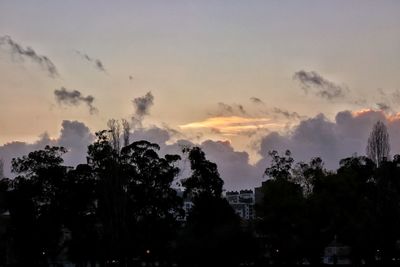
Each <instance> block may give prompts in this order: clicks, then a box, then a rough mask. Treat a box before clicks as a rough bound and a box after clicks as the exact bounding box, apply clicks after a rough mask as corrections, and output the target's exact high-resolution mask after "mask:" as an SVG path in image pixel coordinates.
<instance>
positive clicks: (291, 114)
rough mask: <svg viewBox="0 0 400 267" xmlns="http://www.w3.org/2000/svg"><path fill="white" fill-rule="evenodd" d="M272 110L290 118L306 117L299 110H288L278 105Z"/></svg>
mask: <svg viewBox="0 0 400 267" xmlns="http://www.w3.org/2000/svg"><path fill="white" fill-rule="evenodd" d="M272 112H273V113H274V114H277V115H281V116H283V117H285V118H286V119H288V120H299V119H302V118H304V117H303V116H300V115H299V113H297V112H294V111H288V110H285V109H281V108H277V107H275V108H274V109H273V110H272Z"/></svg>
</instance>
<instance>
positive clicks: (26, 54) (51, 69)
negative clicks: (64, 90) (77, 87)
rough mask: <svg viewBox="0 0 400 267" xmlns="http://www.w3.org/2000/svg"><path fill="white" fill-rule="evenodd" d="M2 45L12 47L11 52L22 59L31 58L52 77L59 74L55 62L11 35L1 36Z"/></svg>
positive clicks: (0, 43) (0, 44)
mask: <svg viewBox="0 0 400 267" xmlns="http://www.w3.org/2000/svg"><path fill="white" fill-rule="evenodd" d="M0 46H5V47H8V48H10V52H11V53H12V54H13V55H18V56H20V57H21V58H22V59H24V58H29V59H31V60H32V61H33V62H35V63H36V64H38V65H39V66H41V67H42V68H43V69H44V70H46V71H47V73H48V74H49V75H50V76H51V77H56V76H59V74H58V71H57V68H56V66H55V65H54V63H53V62H52V61H51V60H50V59H49V58H48V57H47V56H43V55H38V54H37V53H36V51H35V50H33V49H32V48H31V47H26V48H23V47H22V46H21V45H20V44H18V43H16V42H15V41H14V40H13V39H11V37H10V36H8V35H6V36H1V37H0Z"/></svg>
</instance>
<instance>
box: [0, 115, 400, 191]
mask: <svg viewBox="0 0 400 267" xmlns="http://www.w3.org/2000/svg"><path fill="white" fill-rule="evenodd" d="M378 120H381V121H382V122H384V123H385V124H386V125H387V127H388V131H389V138H390V145H391V148H392V150H391V153H390V154H391V155H392V156H393V155H394V154H397V153H400V140H399V138H397V137H398V136H400V113H399V114H394V115H388V114H386V113H384V112H383V111H381V110H361V111H356V112H351V111H342V112H339V113H337V114H336V117H335V119H334V120H333V121H331V120H329V119H328V118H326V117H325V116H324V115H323V114H319V115H317V116H315V117H313V118H307V119H303V120H301V121H300V122H299V124H298V125H296V126H295V127H293V128H292V130H291V131H290V132H289V133H286V134H282V133H278V132H270V133H268V134H266V135H264V136H262V137H261V139H260V140H259V142H258V146H257V152H258V153H259V154H260V155H261V159H260V160H259V161H258V162H257V163H256V164H253V165H252V164H250V161H249V157H250V156H249V153H248V152H246V151H237V150H235V149H234V148H233V146H232V144H231V143H230V142H229V141H213V140H206V141H204V142H201V143H195V142H194V141H193V140H187V139H180V140H177V141H172V140H176V139H174V138H173V133H172V132H171V131H170V130H168V129H164V128H159V127H157V126H152V127H148V128H137V129H135V130H134V131H133V132H132V133H131V135H130V140H131V141H132V142H133V141H138V140H143V139H145V140H148V141H150V142H154V143H157V144H159V145H160V147H161V150H160V154H161V155H165V154H180V155H182V148H183V147H185V146H194V145H198V146H200V147H201V148H202V149H203V150H204V151H205V153H206V156H207V158H208V159H209V160H211V161H213V162H215V163H217V165H218V170H219V172H220V174H221V177H222V178H223V180H224V182H225V186H224V187H225V189H227V190H237V189H243V188H250V189H252V188H254V187H256V186H259V185H260V184H261V181H263V180H265V177H263V172H264V170H265V168H266V167H267V166H269V164H270V158H269V157H268V156H267V155H268V152H269V151H270V150H278V151H279V152H280V153H282V152H283V151H285V150H286V149H289V150H291V151H292V155H293V157H294V158H295V160H296V161H309V160H310V159H311V158H313V157H321V158H322V160H323V161H324V162H325V166H326V167H327V168H328V169H336V168H337V167H338V165H339V160H340V159H342V158H345V157H349V156H352V155H354V154H355V153H357V154H358V155H365V149H366V145H367V139H368V136H369V134H370V132H371V130H372V127H373V125H374V124H375V123H376V122H377V121H378ZM93 139H94V137H93V134H92V133H91V132H90V130H89V129H88V127H87V126H86V125H85V124H83V123H81V122H77V121H67V120H66V121H63V122H62V127H61V131H60V135H59V137H58V138H56V139H51V138H49V136H48V135H46V134H44V135H42V137H41V138H40V139H39V140H38V141H37V142H35V143H33V144H28V143H24V142H12V143H8V144H5V145H3V146H0V158H2V159H3V160H4V172H5V176H10V161H11V159H12V158H13V157H20V156H22V155H25V154H27V153H29V152H30V151H33V150H36V149H42V148H43V147H44V146H45V145H47V144H49V145H59V146H65V147H66V148H67V149H68V150H69V152H68V153H67V154H66V155H65V156H64V158H65V162H66V164H67V165H71V166H74V165H76V164H78V163H84V162H85V161H86V152H87V146H88V145H89V144H90V143H91V142H92V141H93ZM182 158H183V160H182V161H181V162H180V163H179V167H180V168H181V170H182V171H181V175H180V176H179V178H185V177H187V176H188V175H189V173H190V166H189V165H188V161H187V160H185V156H184V155H182Z"/></svg>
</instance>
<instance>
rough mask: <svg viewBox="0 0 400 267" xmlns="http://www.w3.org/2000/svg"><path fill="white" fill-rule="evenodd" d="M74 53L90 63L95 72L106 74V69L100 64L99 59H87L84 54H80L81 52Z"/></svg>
mask: <svg viewBox="0 0 400 267" xmlns="http://www.w3.org/2000/svg"><path fill="white" fill-rule="evenodd" d="M76 53H77V54H78V55H79V56H80V57H81V58H82V59H84V60H86V61H88V62H90V63H93V65H94V67H95V68H96V69H97V70H99V71H102V72H105V73H107V72H106V69H105V68H104V65H103V62H101V61H100V59H96V58H92V57H89V56H88V55H87V54H86V53H82V52H80V51H77V50H76Z"/></svg>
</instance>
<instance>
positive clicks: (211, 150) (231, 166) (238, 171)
mask: <svg viewBox="0 0 400 267" xmlns="http://www.w3.org/2000/svg"><path fill="white" fill-rule="evenodd" d="M200 147H201V148H202V149H203V151H204V152H205V153H206V157H207V159H208V160H210V161H212V162H215V163H216V164H217V165H218V171H219V173H220V175H221V178H222V179H223V180H224V183H225V184H224V188H225V189H226V190H238V189H254V187H256V186H259V185H260V184H261V181H262V180H263V167H262V166H261V168H259V167H258V166H253V165H251V164H250V163H249V154H248V153H247V152H244V151H243V152H242V151H235V150H234V149H233V147H232V146H231V144H230V142H229V141H211V140H207V141H204V142H203V143H202V144H201V145H200Z"/></svg>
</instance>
